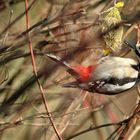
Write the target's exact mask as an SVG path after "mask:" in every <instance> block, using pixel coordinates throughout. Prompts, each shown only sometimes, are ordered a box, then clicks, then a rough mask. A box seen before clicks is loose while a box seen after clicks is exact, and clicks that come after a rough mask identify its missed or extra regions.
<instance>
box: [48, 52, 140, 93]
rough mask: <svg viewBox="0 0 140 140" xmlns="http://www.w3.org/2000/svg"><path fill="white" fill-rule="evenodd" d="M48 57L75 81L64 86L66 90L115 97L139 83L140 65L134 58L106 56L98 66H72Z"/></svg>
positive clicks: (51, 55)
mask: <svg viewBox="0 0 140 140" xmlns="http://www.w3.org/2000/svg"><path fill="white" fill-rule="evenodd" d="M46 55H47V57H49V58H50V59H52V60H53V61H55V62H56V63H59V64H60V65H62V66H64V67H65V68H66V71H67V72H68V73H69V74H70V75H72V76H73V77H74V78H75V80H74V81H72V82H70V83H66V84H64V85H63V87H65V88H80V89H82V90H85V91H88V92H91V93H95V92H96V93H99V94H105V95H115V94H119V93H122V92H124V91H126V90H129V89H131V88H132V87H134V85H135V84H136V83H137V82H138V79H139V75H140V74H139V69H140V64H139V62H138V61H136V60H134V59H132V58H124V57H118V56H105V57H102V58H100V59H99V60H98V62H97V64H96V65H89V66H83V65H76V66H71V65H69V64H68V63H67V62H65V61H64V60H63V59H62V58H60V57H59V56H56V55H54V54H46Z"/></svg>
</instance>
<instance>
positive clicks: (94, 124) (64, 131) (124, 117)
mask: <svg viewBox="0 0 140 140" xmlns="http://www.w3.org/2000/svg"><path fill="white" fill-rule="evenodd" d="M25 2H26V3H25ZM114 2H116V1H113V0H29V1H24V0H1V1H0V83H1V85H0V139H1V140H9V139H11V140H25V139H26V140H32V139H34V140H57V139H58V138H57V136H56V133H55V131H54V129H53V127H52V124H51V123H50V120H49V118H50V114H48V113H46V109H45V107H44V106H45V105H44V102H43V99H42V96H41V94H40V93H41V90H40V89H39V86H38V84H39V85H40V87H41V86H42V87H43V93H44V94H43V95H44V96H45V99H46V100H45V103H47V105H48V107H49V111H50V113H51V118H53V123H54V124H55V125H56V127H57V130H58V131H59V135H61V137H62V138H63V140H70V139H73V140H85V139H87V140H94V139H95V140H105V139H108V140H109V139H110V140H112V139H123V138H125V139H129V140H130V139H133V140H138V139H139V137H140V132H139V129H140V125H139V111H140V110H139V109H140V107H139V94H138V93H139V88H138V85H136V86H135V87H134V88H133V89H131V90H129V91H127V93H122V94H119V95H116V96H105V95H100V94H97V93H94V94H91V93H88V92H85V91H82V90H80V89H66V88H63V87H62V85H63V83H66V82H68V81H71V80H72V79H73V78H72V77H71V76H70V75H68V74H67V73H66V71H65V69H64V68H63V67H61V66H59V65H58V64H56V63H54V62H53V61H52V60H50V59H49V58H48V57H47V56H46V55H45V54H46V53H54V54H56V55H58V56H60V57H62V58H64V59H65V60H66V61H67V62H69V63H70V64H71V65H75V64H77V65H78V64H83V65H89V64H94V63H96V62H97V60H98V59H99V58H101V57H102V56H103V49H104V42H103V40H102V37H101V32H100V20H99V14H100V12H102V11H104V10H107V9H109V8H110V7H112V6H113V4H114ZM124 3H125V4H124V7H122V8H121V9H120V13H121V16H122V19H123V20H124V21H125V22H122V23H120V24H119V25H118V26H123V27H124V39H126V40H129V41H131V42H133V43H135V44H136V43H138V42H139V38H138V37H139V28H138V27H137V25H139V19H140V1H139V0H135V1H134V0H124ZM27 5H29V8H28V7H27ZM25 9H26V11H27V12H25ZM26 14H27V15H26ZM27 17H28V20H29V21H28V20H27ZM27 24H28V25H29V24H30V25H29V26H28V27H27ZM27 28H29V29H27ZM29 39H30V40H29ZM29 46H30V47H31V46H32V48H33V52H34V57H35V62H36V69H37V76H35V75H34V69H33V65H32V61H31V60H32V59H31V54H30V50H29ZM122 47H123V49H122V51H121V52H120V53H119V54H117V55H118V56H123V57H133V58H134V59H136V56H135V54H134V52H133V51H132V50H130V48H129V47H128V46H126V45H125V44H123V43H122ZM115 55H116V54H115ZM32 58H33V56H32ZM37 79H39V83H38V82H37ZM59 139H60V138H59Z"/></svg>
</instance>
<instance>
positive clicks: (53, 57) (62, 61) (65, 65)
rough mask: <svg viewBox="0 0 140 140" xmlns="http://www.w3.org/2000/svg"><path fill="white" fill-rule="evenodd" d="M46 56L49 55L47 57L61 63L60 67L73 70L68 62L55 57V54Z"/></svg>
mask: <svg viewBox="0 0 140 140" xmlns="http://www.w3.org/2000/svg"><path fill="white" fill-rule="evenodd" d="M46 55H47V57H49V58H51V59H52V60H53V61H55V62H56V63H59V64H60V65H62V66H64V67H67V68H71V66H70V65H69V64H68V63H67V62H65V61H64V60H62V58H60V57H59V56H55V55H54V54H46Z"/></svg>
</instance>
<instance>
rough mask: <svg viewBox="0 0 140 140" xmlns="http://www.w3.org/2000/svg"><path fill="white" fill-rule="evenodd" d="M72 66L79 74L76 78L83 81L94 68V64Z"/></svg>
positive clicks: (87, 78)
mask: <svg viewBox="0 0 140 140" xmlns="http://www.w3.org/2000/svg"><path fill="white" fill-rule="evenodd" d="M72 68H73V69H74V70H75V71H76V72H77V73H78V74H79V77H78V79H77V80H79V81H81V82H85V81H87V80H89V78H90V75H91V72H92V71H93V70H94V69H95V66H88V67H85V66H73V67H72Z"/></svg>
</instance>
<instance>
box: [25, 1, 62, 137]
mask: <svg viewBox="0 0 140 140" xmlns="http://www.w3.org/2000/svg"><path fill="white" fill-rule="evenodd" d="M25 7H26V24H27V30H28V29H29V27H30V24H29V17H28V0H25ZM27 35H28V39H29V49H30V53H31V60H32V66H33V72H34V74H35V76H36V77H37V76H38V73H37V68H36V62H35V57H34V52H33V48H32V41H31V38H30V32H28V33H27ZM37 84H38V86H39V89H40V93H41V96H42V99H43V102H44V106H45V109H46V113H47V114H48V116H49V120H50V122H51V124H52V127H53V129H54V131H55V133H56V135H57V136H58V139H59V140H62V137H61V136H60V134H59V132H58V130H57V127H56V125H55V123H54V120H53V118H52V115H51V113H50V109H49V106H48V103H47V101H46V98H45V92H44V89H43V87H42V85H41V84H40V81H39V79H38V78H37Z"/></svg>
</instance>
